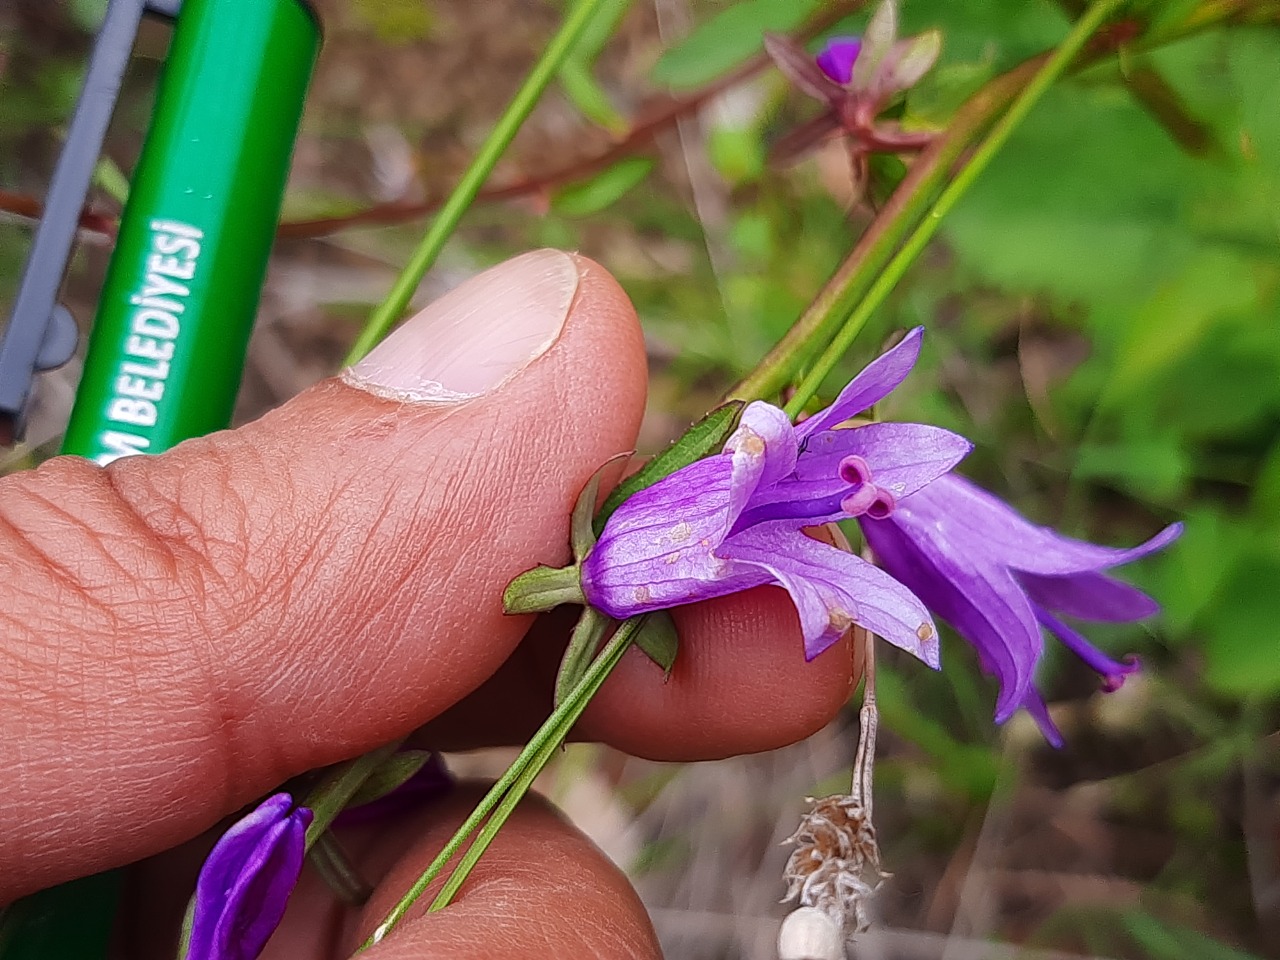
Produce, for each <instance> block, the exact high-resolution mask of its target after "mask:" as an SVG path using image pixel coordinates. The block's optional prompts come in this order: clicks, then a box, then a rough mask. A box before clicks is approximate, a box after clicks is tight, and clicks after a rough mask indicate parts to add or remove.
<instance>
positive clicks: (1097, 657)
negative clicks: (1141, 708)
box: [1036, 608, 1140, 691]
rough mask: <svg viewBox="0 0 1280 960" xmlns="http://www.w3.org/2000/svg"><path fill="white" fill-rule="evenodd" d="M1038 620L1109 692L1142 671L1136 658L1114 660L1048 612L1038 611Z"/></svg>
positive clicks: (1117, 688)
mask: <svg viewBox="0 0 1280 960" xmlns="http://www.w3.org/2000/svg"><path fill="white" fill-rule="evenodd" d="M1036 619H1037V620H1039V621H1040V622H1041V623H1042V624H1044V626H1045V627H1046V628H1047V629H1048V630H1049V632H1050V633H1052V634H1053V635H1054V636H1056V637H1057V638H1058V639H1059V640H1061V641H1062V643H1063V645H1064V646H1066V648H1067V649H1068V650H1070V651H1071V652H1072V653H1074V654H1075V655H1076V656H1077V657H1079V658H1080V659H1081V660H1083V661H1084V662H1085V664H1086V665H1087V666H1088V667H1089V668H1090V669H1091V670H1092V671H1093V672H1094V673H1096V674H1098V675H1099V676H1100V677H1102V684H1103V687H1104V688H1105V689H1106V690H1107V691H1114V690H1119V689H1120V687H1121V686H1123V685H1124V678H1125V677H1127V676H1128V675H1129V674H1131V673H1136V672H1137V671H1138V670H1139V669H1140V665H1139V664H1138V660H1137V658H1136V657H1130V658H1129V659H1128V660H1126V661H1124V662H1123V663H1122V662H1120V661H1119V660H1112V659H1111V658H1110V657H1108V656H1107V655H1106V654H1105V653H1103V652H1102V651H1101V650H1099V649H1098V648H1097V647H1095V646H1094V645H1093V644H1092V643H1090V642H1089V641H1088V640H1086V639H1085V638H1084V636H1083V635H1081V634H1080V633H1077V632H1076V631H1075V630H1072V629H1071V628H1070V627H1068V626H1067V625H1066V624H1065V623H1063V622H1062V621H1061V620H1059V619H1058V618H1057V617H1055V616H1054V615H1053V614H1051V613H1050V612H1049V611H1048V610H1042V609H1039V608H1037V609H1036Z"/></svg>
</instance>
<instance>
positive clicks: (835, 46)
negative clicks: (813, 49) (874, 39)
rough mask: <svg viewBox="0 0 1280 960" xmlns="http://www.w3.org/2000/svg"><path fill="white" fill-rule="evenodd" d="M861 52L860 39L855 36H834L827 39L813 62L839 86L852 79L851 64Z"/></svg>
mask: <svg viewBox="0 0 1280 960" xmlns="http://www.w3.org/2000/svg"><path fill="white" fill-rule="evenodd" d="M861 52H862V41H861V40H859V39H858V38H857V37H835V38H833V39H831V40H828V41H827V42H826V44H825V45H824V46H823V48H822V50H820V51H819V52H818V55H817V56H816V57H814V58H813V62H814V63H816V64H817V65H818V69H819V70H821V71H822V72H823V73H825V74H826V75H827V77H828V78H830V79H831V80H833V81H834V82H835V83H838V84H839V85H840V86H842V87H843V86H845V85H847V84H848V83H849V82H850V81H851V80H852V79H853V65H854V63H856V62H857V60H858V54H859V53H861Z"/></svg>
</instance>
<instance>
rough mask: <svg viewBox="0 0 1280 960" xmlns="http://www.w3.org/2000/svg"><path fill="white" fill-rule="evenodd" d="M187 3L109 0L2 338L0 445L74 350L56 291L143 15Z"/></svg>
mask: <svg viewBox="0 0 1280 960" xmlns="http://www.w3.org/2000/svg"><path fill="white" fill-rule="evenodd" d="M181 4H182V0H108V3H107V11H106V16H105V17H104V18H103V21H102V27H101V29H100V30H99V31H98V38H97V40H95V41H94V45H93V53H92V54H91V55H90V57H89V68H88V70H86V71H85V76H84V86H83V87H82V88H81V90H80V98H79V99H78V100H77V101H76V109H75V113H74V114H73V116H72V119H71V127H70V129H69V130H68V132H67V140H66V143H65V144H64V145H63V148H62V153H61V154H60V155H59V156H58V163H57V166H56V167H55V168H54V173H53V180H52V182H51V183H50V185H49V192H48V194H47V195H46V197H45V202H44V212H43V213H42V214H41V217H40V223H39V225H38V226H37V227H36V233H35V239H34V240H32V242H31V252H30V253H29V254H28V256H27V263H26V266H25V267H24V268H23V271H22V279H21V281H20V283H19V285H18V294H17V296H16V297H15V298H14V302H13V311H12V313H11V314H10V317H9V323H8V325H7V326H6V327H5V331H4V338H3V340H0V444H4V445H8V444H11V443H14V442H15V441H17V440H19V439H21V438H22V434H23V432H24V430H25V429H26V418H27V405H28V402H29V400H30V396H31V384H32V379H33V378H34V376H35V374H36V373H37V372H40V371H44V370H53V369H55V368H56V367H60V366H62V365H63V364H64V363H66V362H67V361H68V360H70V359H71V357H72V355H73V354H74V353H75V351H76V343H77V341H78V339H79V330H78V328H77V327H76V322H75V319H74V318H73V317H72V316H71V312H70V311H69V310H67V308H66V307H64V306H62V304H60V303H58V290H59V288H61V286H62V280H63V277H64V275H65V274H66V272H67V264H68V263H69V262H70V259H71V251H72V245H73V244H74V242H75V238H76V230H77V227H78V225H79V222H80V211H81V210H82V209H83V208H84V203H85V198H86V197H87V196H88V194H89V184H90V182H91V181H92V178H93V171H94V167H95V166H96V165H97V162H98V156H99V155H100V154H101V152H102V141H103V139H104V138H105V136H106V133H107V125H108V124H109V123H110V121H111V114H112V112H113V111H114V110H115V105H116V98H117V97H118V96H119V93H120V83H121V81H122V79H123V78H124V72H125V68H126V67H127V66H128V64H129V57H130V55H131V54H132V52H133V43H134V39H135V38H136V37H137V34H138V25H139V23H141V21H142V16H143V14H145V13H152V14H155V15H157V16H160V17H164V18H166V19H173V18H175V17H176V16H177V15H178V10H179V8H180V6H181Z"/></svg>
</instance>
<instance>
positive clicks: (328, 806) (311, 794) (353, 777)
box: [298, 740, 401, 850]
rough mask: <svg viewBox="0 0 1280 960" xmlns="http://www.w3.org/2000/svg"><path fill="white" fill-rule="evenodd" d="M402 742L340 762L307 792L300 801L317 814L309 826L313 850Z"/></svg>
mask: <svg viewBox="0 0 1280 960" xmlns="http://www.w3.org/2000/svg"><path fill="white" fill-rule="evenodd" d="M400 743H401V741H399V740H396V741H395V742H393V743H388V744H387V745H386V746H382V747H378V749H376V750H371V751H370V752H368V753H366V754H363V755H361V756H359V757H356V758H354V759H352V760H347V761H346V762H345V763H340V764H338V765H337V766H336V767H334V768H333V769H332V770H330V771H329V772H328V773H327V774H325V776H324V778H323V779H321V781H320V782H319V783H317V784H316V785H315V786H314V787H312V788H311V789H310V790H309V791H307V795H306V796H305V797H304V798H303V799H302V800H301V801H299V803H298V806H300V807H306V808H307V809H308V810H310V811H311V812H312V814H313V815H314V819H312V821H311V826H310V827H308V828H307V849H308V850H310V849H311V848H312V847H313V846H314V845H315V842H316V840H318V839H319V838H320V835H321V834H322V833H324V832H325V831H326V830H328V829H329V825H330V824H331V823H333V820H334V818H335V817H336V816H337V815H338V814H340V813H341V812H342V810H343V808H344V807H345V806H346V805H347V802H348V801H349V800H350V799H351V798H352V797H353V796H355V794H356V791H357V790H359V789H360V787H361V786H362V785H363V784H364V782H365V781H366V780H368V779H369V777H371V776H372V775H373V772H374V771H375V770H377V769H378V767H380V766H382V764H383V762H384V761H386V760H387V759H388V758H390V757H391V756H392V755H393V754H394V753H395V752H396V751H397V750H399V749H400Z"/></svg>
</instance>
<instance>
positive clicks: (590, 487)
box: [569, 451, 631, 563]
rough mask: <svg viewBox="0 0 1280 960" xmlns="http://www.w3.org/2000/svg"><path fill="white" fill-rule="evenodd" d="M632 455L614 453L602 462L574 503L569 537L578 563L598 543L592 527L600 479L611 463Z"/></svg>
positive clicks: (598, 497) (628, 453)
mask: <svg viewBox="0 0 1280 960" xmlns="http://www.w3.org/2000/svg"><path fill="white" fill-rule="evenodd" d="M630 456H631V452H630V451H628V452H627V453H618V454H614V455H613V456H612V457H610V458H609V459H608V460H606V461H605V462H604V463H602V464H600V467H599V469H597V470H596V472H595V473H593V474H592V475H591V479H590V480H588V481H587V483H586V486H584V487H583V488H582V492H581V493H579V494H578V501H577V503H575V504H574V505H573V513H572V514H571V515H570V517H569V537H570V541H571V544H572V546H573V558H574V560H576V561H577V562H578V563H582V561H583V560H585V559H587V554H588V553H590V552H591V548H592V547H594V546H595V545H596V532H595V530H593V529H592V527H591V518H592V517H593V516H594V515H595V512H596V501H597V500H598V499H600V481H601V480H603V479H604V474H605V471H606V470H608V469H609V466H610V465H611V464H614V463H617V462H618V461H619V460H622V459H624V458H626V457H630Z"/></svg>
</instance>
